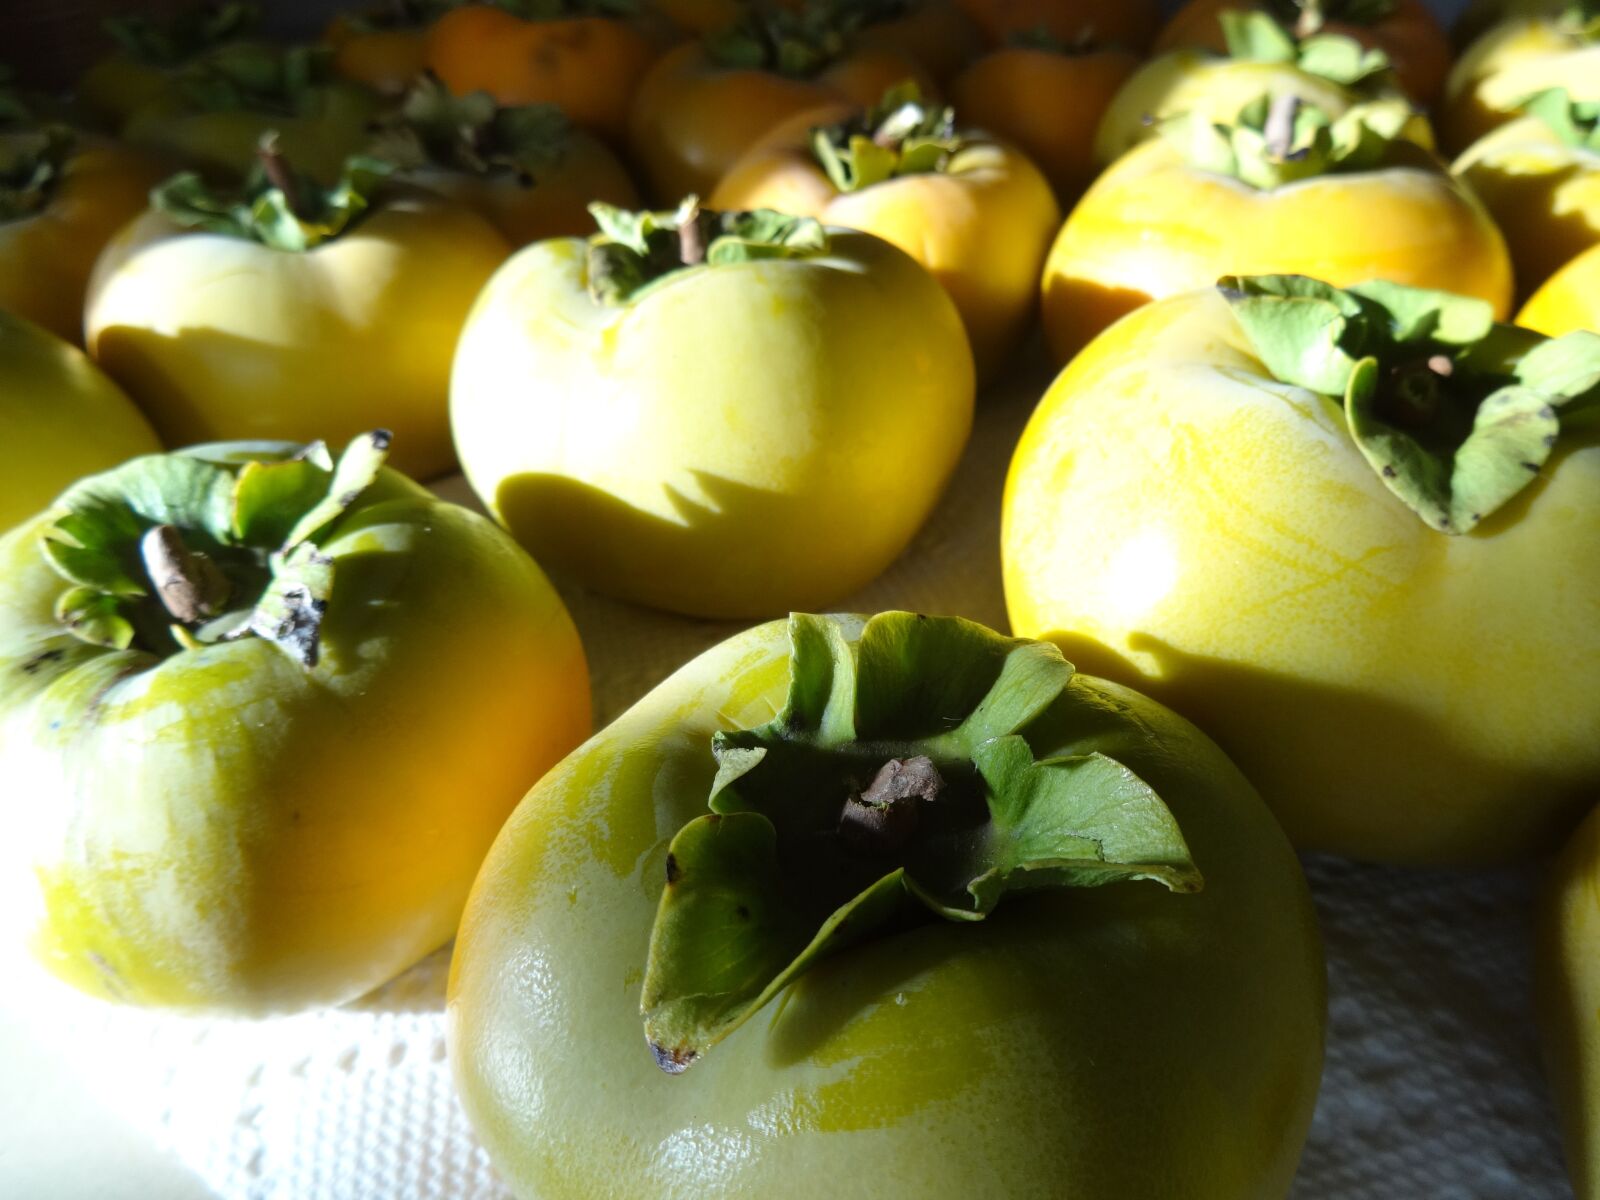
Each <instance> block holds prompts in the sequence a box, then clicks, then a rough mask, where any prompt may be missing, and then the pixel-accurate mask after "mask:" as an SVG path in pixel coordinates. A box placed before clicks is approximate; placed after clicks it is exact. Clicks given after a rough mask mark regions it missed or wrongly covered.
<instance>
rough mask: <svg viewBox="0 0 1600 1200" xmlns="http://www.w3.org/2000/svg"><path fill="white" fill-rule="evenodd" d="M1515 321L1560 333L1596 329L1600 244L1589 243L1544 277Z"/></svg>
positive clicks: (1599, 318) (1599, 327)
mask: <svg viewBox="0 0 1600 1200" xmlns="http://www.w3.org/2000/svg"><path fill="white" fill-rule="evenodd" d="M1517 324H1518V325H1525V326H1527V327H1528V328H1529V329H1537V330H1538V331H1539V332H1540V333H1543V334H1548V335H1549V336H1550V337H1560V336H1561V335H1562V334H1564V333H1571V332H1572V331H1573V330H1574V329H1589V330H1593V331H1595V332H1597V333H1600V246H1592V247H1590V248H1589V249H1588V250H1585V251H1584V252H1583V253H1582V254H1580V255H1578V256H1577V257H1576V258H1574V259H1573V260H1572V261H1571V262H1569V263H1568V264H1567V265H1566V266H1564V267H1562V268H1561V269H1560V270H1559V271H1557V272H1556V273H1555V274H1554V275H1552V276H1550V278H1549V279H1547V280H1546V281H1545V283H1544V285H1543V286H1542V287H1540V289H1539V290H1538V291H1537V292H1535V293H1534V294H1533V296H1532V298H1531V299H1530V300H1529V301H1528V303H1527V304H1525V305H1523V308H1522V311H1521V312H1519V313H1518V314H1517Z"/></svg>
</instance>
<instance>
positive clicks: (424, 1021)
mask: <svg viewBox="0 0 1600 1200" xmlns="http://www.w3.org/2000/svg"><path fill="white" fill-rule="evenodd" d="M1043 378H1044V377H1043V376H1042V375H1040V374H1039V373H1038V372H1033V373H1031V374H1030V375H1029V376H1028V377H1027V378H1026V379H1025V380H1022V381H1019V382H1018V383H1017V384H1016V385H1015V386H1013V387H1011V388H1008V389H1004V392H1005V395H1004V396H1002V397H1001V398H999V399H997V400H995V401H992V402H991V403H989V404H988V405H986V406H985V407H984V408H983V409H982V410H981V411H980V413H979V415H978V426H977V429H976V431H975V434H974V439H973V444H972V447H971V449H970V450H969V452H968V454H967V456H966V458H965V460H964V461H963V463H962V466H961V469H960V472H959V474H958V476H957V478H956V480H955V482H954V483H953V485H952V487H951V489H950V491H949V493H948V495H947V496H946V497H945V500H944V502H943V503H942V505H941V506H940V508H939V511H938V512H937V514H936V515H935V517H934V519H933V520H932V521H931V522H930V523H929V525H928V527H927V528H926V529H925V530H924V531H923V532H922V534H921V535H920V536H919V537H918V539H917V541H916V543H915V545H914V546H913V547H912V548H911V550H910V551H908V552H907V554H906V555H905V556H903V558H902V559H901V560H900V561H899V562H898V563H896V564H895V566H894V567H893V568H892V569H891V570H890V571H889V573H888V574H886V575H885V576H884V577H883V578H882V579H880V580H878V581H877V582H876V583H874V584H873V585H872V586H871V587H870V588H868V589H867V590H866V591H865V592H864V593H862V594H861V595H860V596H858V597H855V598H853V599H852V600H851V601H850V602H847V603H845V604H842V605H840V606H839V607H840V608H841V609H856V610H860V611H875V610H878V609H883V608H911V609H917V610H921V611H925V612H932V613H959V614H961V615H964V616H969V617H973V618H975V619H977V620H981V621H984V622H986V623H988V624H990V625H995V626H999V627H1001V628H1004V626H1005V610H1004V604H1003V600H1002V596H1001V590H1000V581H999V550H998V528H999V508H1000V505H999V498H1000V489H1001V482H1002V479H1003V476H1004V470H1005V464H1006V461H1007V459H1008V457H1009V454H1010V450H1011V447H1012V446H1013V445H1014V443H1015V440H1016V437H1017V434H1018V433H1019V432H1020V430H1021V427H1022V424H1023V422H1024V421H1025V419H1026V416H1027V412H1028V409H1029V406H1030V404H1031V401H1032V399H1033V398H1034V397H1037V395H1038V394H1039V392H1040V391H1041V389H1042V386H1043ZM440 490H441V491H443V492H444V493H445V494H448V495H450V496H452V498H463V499H464V498H466V496H467V493H466V492H465V490H464V488H463V487H462V485H461V484H460V482H459V481H447V482H446V484H444V485H442V486H441V489H440ZM565 594H566V595H567V598H568V601H569V604H570V605H571V607H572V610H573V613H574V616H575V617H576V619H577V621H578V624H579V627H580V629H581V632H582V634H583V637H584V643H585V647H586V649H587V651H588V653H589V658H590V665H591V670H592V672H593V676H594V681H595V692H596V719H597V722H604V721H606V720H609V719H610V718H611V717H613V716H615V715H616V714H617V713H618V712H620V711H622V710H623V709H624V708H626V707H627V706H628V704H630V703H631V702H632V701H633V700H634V699H636V698H637V697H638V696H640V695H642V694H643V693H644V692H645V691H647V690H648V689H649V688H650V687H651V686H653V685H654V684H655V683H656V682H658V681H659V680H660V679H661V678H663V677H664V676H665V675H666V674H668V673H669V672H670V671H671V669H672V668H674V667H675V666H677V665H678V664H679V663H681V662H683V661H684V660H686V659H687V658H689V657H691V656H692V655H693V654H695V653H696V652H698V651H699V650H701V649H703V648H705V647H707V646H709V645H712V644H713V643H715V642H716V641H718V640H720V639H722V638H723V637H725V636H727V635H728V634H730V633H732V632H733V631H734V630H735V629H736V628H737V626H736V625H733V624H728V623H718V622H704V621H691V620H685V619H682V618H677V617H670V616H665V615H662V614H658V613H650V612H645V611H642V610H639V609H635V608H630V607H628V606H625V605H621V604H617V603H614V602H611V601H607V600H604V599H601V598H599V597H594V596H590V595H587V594H584V593H581V592H579V591H577V590H575V589H565ZM1307 870H1308V874H1309V876H1310V878H1311V882H1312V886H1313V889H1314V890H1315V892H1316V895H1317V901H1318V908H1319V911H1320V914H1321V918H1322V928H1323V936H1324V938H1325V941H1326V944H1327V952H1328V971H1329V985H1330V1013H1329V1017H1330V1026H1329V1044H1328V1060H1327V1068H1326V1072H1325V1074H1324V1079H1323V1088H1322V1095H1321V1100H1320V1102H1319V1105H1318V1109H1317V1114H1316V1120H1315V1124H1314V1126H1313V1128H1312V1132H1311V1138H1310V1141H1309V1143H1308V1145H1307V1147H1306V1152H1305V1157H1304V1160H1303V1162H1302V1165H1301V1170H1300V1177H1299V1180H1298V1182H1297V1185H1296V1188H1295V1192H1294V1196H1295V1200H1557V1198H1564V1197H1570V1196H1571V1191H1570V1188H1569V1187H1568V1185H1567V1184H1566V1182H1565V1175H1564V1173H1563V1171H1562V1168H1561V1162H1560V1148H1559V1144H1558V1140H1557V1136H1556V1132H1555V1116H1554V1113H1553V1110H1552V1108H1551V1103H1550V1099H1549V1095H1548V1090H1547V1088H1546V1087H1545V1084H1544V1082H1543V1079H1542V1076H1541V1074H1540V1070H1539V1067H1538V1062H1537V1046H1536V1041H1535V1037H1534V1032H1533V1028H1532V1017H1531V1012H1530V1005H1529V999H1528V994H1527V993H1528V974H1529V971H1528V949H1527V942H1528V938H1527V933H1528V925H1529V920H1530V914H1531V906H1532V901H1533V896H1534V892H1535V888H1536V881H1537V876H1538V871H1537V869H1536V868H1527V869H1520V870H1514V871H1499V872H1493V873H1473V874H1468V873H1442V872H1434V873H1419V872H1402V871H1392V870H1383V869H1378V868H1372V867H1362V866H1356V865H1353V864H1350V863H1346V862H1342V861H1339V860H1334V859H1324V858H1314V859H1310V860H1308V862H1307ZM447 962H448V959H447V954H446V952H441V953H439V954H435V955H434V956H433V957H432V958H430V959H428V960H426V961H425V962H423V963H422V964H420V965H419V966H417V967H416V968H414V969H413V970H412V971H410V972H409V973H407V974H406V975H404V976H402V977H401V978H400V979H398V980H396V981H395V982H394V983H392V984H390V985H389V986H388V987H386V988H384V989H382V990H381V991H379V992H377V993H375V994H374V995H372V996H370V997H368V998H367V999H365V1000H364V1001H361V1002H359V1003H357V1004H355V1005H351V1006H349V1007H346V1008H344V1009H340V1010H334V1011H325V1012H317V1013H310V1014H306V1015H303V1016H298V1017H292V1018H285V1019H281V1020H275V1021H267V1022H236V1021H216V1020H194V1019H182V1018H174V1017H171V1016H164V1015H159V1014H154V1015H153V1014H147V1013H140V1012H133V1011H126V1010H119V1009H116V1008H112V1007H110V1006H106V1005H101V1004H98V1003H95V1002H92V1001H89V1000H86V999H84V998H82V997H79V996H77V995H76V994H74V993H71V992H69V991H68V990H67V989H65V988H63V987H60V986H58V985H56V984H55V983H53V982H52V981H50V980H49V979H47V978H46V977H44V976H43V975H42V973H40V972H38V971H37V970H36V969H34V968H32V967H31V966H29V965H27V964H23V963H20V962H9V961H8V962H7V963H4V964H0V971H3V972H4V974H3V976H0V979H3V980H4V981H5V986H4V987H3V988H0V993H4V995H0V1063H4V1064H5V1065H4V1066H0V1197H5V1198H7V1200H12V1198H15V1200H34V1198H39V1200H76V1198H77V1197H80V1196H82V1197H85V1198H88V1197H93V1198H94V1200H117V1198H119V1197H123V1196H127V1197H143V1198H149V1200H187V1198H189V1197H191V1196H193V1197H197V1198H198V1197H205V1196H208V1195H211V1196H217V1197H224V1198H226V1200H491V1198H493V1200H499V1198H501V1197H504V1196H506V1195H508V1193H507V1192H506V1191H505V1189H504V1187H503V1185H501V1184H500V1183H499V1182H498V1180H497V1179H496V1177H495V1175H494V1171H493V1168H492V1166H491V1165H490V1164H489V1162H488V1160H487V1157H486V1155H485V1154H484V1152H483V1150H482V1149H481V1148H480V1147H479V1146H478V1145H477V1143H476V1141H475V1140H474V1139H473V1136H472V1133H471V1130H470V1129H469V1128H468V1126H467V1123H466V1120H465V1118H464V1116H463V1114H462V1112H461V1109H460V1107H459V1105H458V1104H457V1103H456V1101H455V1099H454V1095H453V1091H452V1087H451V1082H450V1073H449V1068H448V1064H447V1062H446V1058H445V1042H444V1020H443V1013H442V1008H443V995H444V980H445V970H446V966H447ZM1096 1200H1099V1198H1096ZM1105 1200H1159V1198H1156V1197H1151V1198H1135V1197H1129V1198H1120V1197H1119V1198H1109V1197H1108V1198H1105Z"/></svg>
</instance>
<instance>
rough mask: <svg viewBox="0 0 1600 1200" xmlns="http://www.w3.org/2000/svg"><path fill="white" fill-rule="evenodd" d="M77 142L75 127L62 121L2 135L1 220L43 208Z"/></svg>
mask: <svg viewBox="0 0 1600 1200" xmlns="http://www.w3.org/2000/svg"><path fill="white" fill-rule="evenodd" d="M74 144H75V139H74V137H73V135H72V131H71V130H69V129H67V128H66V127H65V126H61V125H50V126H46V127H45V128H43V129H37V130H30V131H27V132H18V133H7V134H6V135H5V136H4V137H3V138H0V223H4V222H6V221H18V220H21V219H23V218H25V217H31V216H34V215H35V214H37V213H39V212H41V211H43V209H44V208H45V206H46V205H48V204H49V203H50V197H51V196H52V195H53V194H54V193H55V189H56V184H57V183H59V182H60V180H61V173H62V171H63V170H64V169H65V168H66V163H67V159H68V158H70V157H71V156H72V149H73V146H74Z"/></svg>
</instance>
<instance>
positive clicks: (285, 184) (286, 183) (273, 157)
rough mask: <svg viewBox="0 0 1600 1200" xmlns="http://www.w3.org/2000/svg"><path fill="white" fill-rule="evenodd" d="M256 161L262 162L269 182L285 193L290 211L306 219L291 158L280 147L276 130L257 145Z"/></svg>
mask: <svg viewBox="0 0 1600 1200" xmlns="http://www.w3.org/2000/svg"><path fill="white" fill-rule="evenodd" d="M256 161H257V162H259V163H260V164H261V170H262V172H263V173H264V174H265V175H266V177H267V182H268V183H270V184H271V185H272V186H273V187H275V188H277V189H278V190H279V191H280V192H282V193H283V202H284V203H285V204H287V205H288V206H289V211H290V212H291V213H293V214H294V215H295V216H296V217H299V218H300V219H302V220H304V219H305V215H306V214H305V210H304V209H303V208H301V207H300V186H299V184H297V183H296V182H295V178H294V171H293V170H291V169H290V167H289V160H288V159H287V158H285V157H284V155H283V151H282V150H281V149H279V147H278V134H277V131H276V130H273V131H271V132H268V133H266V134H264V135H263V136H262V138H261V143H260V144H259V145H258V146H257V147H256Z"/></svg>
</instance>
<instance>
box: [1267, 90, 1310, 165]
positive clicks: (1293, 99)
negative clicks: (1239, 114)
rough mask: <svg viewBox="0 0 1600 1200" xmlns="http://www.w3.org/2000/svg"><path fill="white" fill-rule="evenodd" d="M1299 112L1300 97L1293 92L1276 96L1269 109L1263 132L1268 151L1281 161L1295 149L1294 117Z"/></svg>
mask: <svg viewBox="0 0 1600 1200" xmlns="http://www.w3.org/2000/svg"><path fill="white" fill-rule="evenodd" d="M1299 113H1300V97H1299V96H1296V95H1295V94H1294V93H1293V92H1281V93H1279V94H1278V95H1276V96H1274V97H1273V98H1272V105H1271V107H1269V108H1268V109H1267V121H1266V124H1265V126H1263V128H1262V130H1261V133H1262V136H1263V137H1264V138H1265V139H1266V143H1267V153H1269V154H1271V155H1272V157H1273V158H1275V159H1277V160H1278V161H1280V162H1282V161H1284V160H1286V159H1287V158H1288V157H1289V155H1290V154H1291V153H1292V152H1293V150H1294V119H1295V117H1296V116H1298V115H1299Z"/></svg>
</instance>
